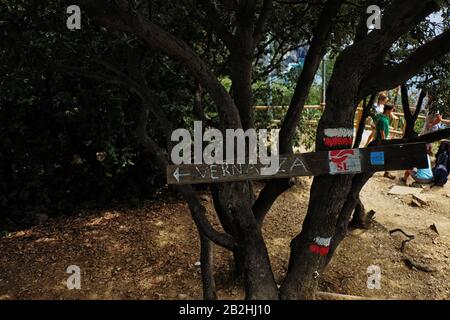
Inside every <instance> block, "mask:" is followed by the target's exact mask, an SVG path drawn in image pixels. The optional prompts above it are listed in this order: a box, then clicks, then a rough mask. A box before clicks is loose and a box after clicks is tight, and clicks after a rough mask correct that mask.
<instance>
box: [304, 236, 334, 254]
mask: <svg viewBox="0 0 450 320" xmlns="http://www.w3.org/2000/svg"><path fill="white" fill-rule="evenodd" d="M330 244H331V238H321V237H316V238H314V243H313V244H311V245H310V246H309V251H311V252H312V253H315V254H319V255H320V256H321V257H324V256H326V255H327V254H328V252H329V251H330Z"/></svg>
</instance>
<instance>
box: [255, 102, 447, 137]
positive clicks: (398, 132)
mask: <svg viewBox="0 0 450 320" xmlns="http://www.w3.org/2000/svg"><path fill="white" fill-rule="evenodd" d="M288 108H289V107H288V106H256V107H255V110H256V111H265V110H280V109H281V110H283V111H285V110H287V109H288ZM324 108H325V105H324V104H320V105H306V106H305V109H306V110H320V111H323V110H324ZM362 111H363V110H362V108H361V107H359V108H358V109H357V110H356V114H355V128H358V126H359V122H360V121H361V117H362ZM414 111H415V110H414V109H412V110H411V112H414ZM393 115H394V117H393V120H392V123H391V130H390V133H391V135H392V137H395V138H400V137H402V136H403V133H404V132H405V126H406V121H405V114H404V113H402V112H393ZM401 118H403V121H402V123H403V126H402V127H400V119H401ZM418 119H422V120H425V116H424V115H419V117H418ZM311 122H314V123H316V122H317V121H315V120H311ZM278 123H281V120H274V124H278ZM442 123H443V124H445V125H447V126H450V120H449V119H443V120H442ZM366 129H368V130H371V127H370V125H366Z"/></svg>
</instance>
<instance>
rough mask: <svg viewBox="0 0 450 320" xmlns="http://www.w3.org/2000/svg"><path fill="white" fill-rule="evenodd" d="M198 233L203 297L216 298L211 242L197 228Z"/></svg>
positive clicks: (205, 298)
mask: <svg viewBox="0 0 450 320" xmlns="http://www.w3.org/2000/svg"><path fill="white" fill-rule="evenodd" d="M198 232H199V235H200V264H201V265H200V267H201V270H202V283H203V299H204V300H217V294H216V282H215V280H214V257H213V244H212V242H211V241H210V240H209V239H208V238H207V237H206V236H205V235H204V234H203V232H201V230H198Z"/></svg>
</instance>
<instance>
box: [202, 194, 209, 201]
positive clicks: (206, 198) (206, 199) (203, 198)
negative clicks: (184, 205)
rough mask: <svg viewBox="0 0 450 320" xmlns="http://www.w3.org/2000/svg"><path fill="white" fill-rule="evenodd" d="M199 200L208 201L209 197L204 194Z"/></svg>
mask: <svg viewBox="0 0 450 320" xmlns="http://www.w3.org/2000/svg"><path fill="white" fill-rule="evenodd" d="M200 200H202V201H209V197H208V196H207V195H205V194H202V195H200Z"/></svg>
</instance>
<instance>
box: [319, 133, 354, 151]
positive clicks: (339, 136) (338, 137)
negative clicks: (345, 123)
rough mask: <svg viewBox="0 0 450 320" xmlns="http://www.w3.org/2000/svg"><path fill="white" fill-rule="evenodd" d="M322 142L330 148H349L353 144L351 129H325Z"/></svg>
mask: <svg viewBox="0 0 450 320" xmlns="http://www.w3.org/2000/svg"><path fill="white" fill-rule="evenodd" d="M323 142H324V144H325V146H327V147H330V148H333V147H347V146H351V145H352V143H353V129H347V128H335V129H325V138H324V139H323Z"/></svg>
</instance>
